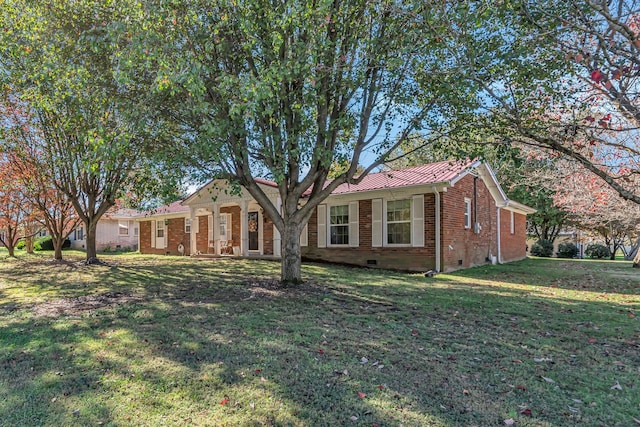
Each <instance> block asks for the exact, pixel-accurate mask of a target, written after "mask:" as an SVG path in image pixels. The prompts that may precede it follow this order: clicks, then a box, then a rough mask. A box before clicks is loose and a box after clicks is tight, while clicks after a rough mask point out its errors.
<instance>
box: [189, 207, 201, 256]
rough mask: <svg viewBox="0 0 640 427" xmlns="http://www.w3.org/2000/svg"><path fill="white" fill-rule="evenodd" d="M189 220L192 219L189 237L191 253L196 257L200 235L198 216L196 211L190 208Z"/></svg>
mask: <svg viewBox="0 0 640 427" xmlns="http://www.w3.org/2000/svg"><path fill="white" fill-rule="evenodd" d="M189 218H191V234H190V235H189V253H190V254H191V255H195V254H196V252H197V250H198V246H197V244H196V235H197V233H198V226H199V224H198V217H197V216H196V209H195V208H192V207H189Z"/></svg>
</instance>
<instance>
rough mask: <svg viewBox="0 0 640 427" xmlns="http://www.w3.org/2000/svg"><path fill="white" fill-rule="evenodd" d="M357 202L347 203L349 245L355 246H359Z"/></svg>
mask: <svg viewBox="0 0 640 427" xmlns="http://www.w3.org/2000/svg"><path fill="white" fill-rule="evenodd" d="M358 207H359V202H351V203H349V246H351V247H352V248H357V247H358V246H360V229H359V227H360V224H359V218H358V214H359V212H358Z"/></svg>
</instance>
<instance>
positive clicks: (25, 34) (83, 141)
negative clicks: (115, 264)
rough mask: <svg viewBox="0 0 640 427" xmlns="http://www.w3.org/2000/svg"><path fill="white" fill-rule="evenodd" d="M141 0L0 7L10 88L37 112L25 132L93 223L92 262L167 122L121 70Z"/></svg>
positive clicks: (89, 236) (17, 0)
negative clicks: (112, 214)
mask: <svg viewBox="0 0 640 427" xmlns="http://www.w3.org/2000/svg"><path fill="white" fill-rule="evenodd" d="M138 6H140V5H130V4H129V3H128V2H119V3H115V2H107V3H105V2H97V1H79V2H73V3H69V2H66V1H54V2H47V3H40V2H31V1H27V0H24V1H23V0H12V1H9V2H5V3H4V4H3V7H2V9H1V11H0V22H2V23H3V26H4V31H2V32H1V33H0V45H1V46H2V49H0V66H1V68H2V73H1V74H0V78H1V79H2V83H3V85H2V89H3V95H4V96H5V98H9V99H11V102H12V103H14V105H19V106H20V107H21V108H22V109H23V111H24V112H25V114H26V115H28V116H29V122H28V126H25V127H23V128H22V129H21V131H22V132H23V133H24V134H26V135H25V136H24V137H23V139H24V140H27V139H28V140H29V142H30V143H33V144H34V146H32V147H30V149H32V150H33V153H34V154H36V155H37V156H38V165H39V167H42V168H43V169H45V170H47V171H48V172H50V175H49V178H50V179H51V181H52V182H53V183H54V185H55V188H56V189H57V190H58V191H59V192H61V193H63V194H64V196H65V197H66V199H67V200H68V201H69V202H70V203H71V204H72V205H73V207H74V209H75V211H76V215H77V217H78V218H79V219H80V220H81V221H82V222H83V223H84V225H85V229H86V250H87V252H86V257H87V262H93V261H97V258H96V242H95V235H96V226H97V224H98V221H99V220H100V218H101V217H102V215H103V214H104V213H105V212H107V210H109V209H110V208H111V207H112V206H113V205H114V204H115V201H116V199H117V198H118V197H120V196H123V195H124V194H125V193H126V192H127V190H128V189H129V188H130V187H131V186H132V185H133V184H134V183H135V181H136V179H137V178H136V177H138V176H141V174H134V171H136V170H140V169H142V168H144V158H143V157H142V155H141V153H142V152H143V145H144V144H145V143H149V141H151V140H152V139H153V136H154V129H157V128H154V126H155V125H156V123H152V121H151V120H150V118H149V117H148V116H147V115H146V112H147V110H145V108H144V107H145V102H144V98H143V94H144V92H145V91H143V90H139V87H137V86H135V85H134V84H133V83H132V82H131V81H129V82H127V84H124V83H122V81H121V79H120V77H119V74H118V73H119V69H120V64H119V60H120V58H119V46H120V44H123V43H125V44H126V43H128V42H129V41H130V40H129V39H128V38H127V36H126V35H122V34H120V33H119V32H118V31H116V30H117V28H116V27H118V25H120V24H122V23H124V22H125V21H126V20H127V19H128V18H129V17H130V16H134V15H135V13H136V11H137V9H136V7H138ZM51 196H52V197H54V198H55V199H57V202H58V203H62V200H61V199H60V197H61V195H60V194H51ZM60 206H63V205H60ZM59 214H60V215H62V216H60V215H58V216H57V220H54V219H51V220H52V222H51V224H53V221H57V223H58V227H57V228H58V232H57V233H56V234H57V235H58V238H62V235H64V234H65V233H66V232H67V231H68V227H67V226H66V225H63V223H64V222H65V221H66V219H69V218H70V217H69V216H68V214H67V213H66V212H65V213H62V212H60V213H59ZM63 218H64V219H63ZM62 240H64V239H62Z"/></svg>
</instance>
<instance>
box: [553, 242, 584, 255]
mask: <svg viewBox="0 0 640 427" xmlns="http://www.w3.org/2000/svg"><path fill="white" fill-rule="evenodd" d="M578 252H579V251H578V247H577V246H576V245H575V244H573V243H571V242H563V243H560V244H559V245H558V258H575V257H577V256H578Z"/></svg>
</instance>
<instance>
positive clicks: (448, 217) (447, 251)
mask: <svg viewBox="0 0 640 427" xmlns="http://www.w3.org/2000/svg"><path fill="white" fill-rule="evenodd" d="M474 180H475V181H476V185H477V189H476V196H475V197H474V194H473V193H474ZM465 198H469V199H471V228H464V199H465ZM474 203H477V218H475V217H474V214H475V212H476V210H475V208H476V207H475V206H474ZM441 209H442V210H441V226H442V240H441V242H442V271H451V270H455V269H459V268H467V267H471V266H474V265H481V264H485V263H487V262H488V261H487V258H488V257H489V256H490V255H493V256H497V253H498V246H497V228H496V227H497V216H496V214H497V212H496V206H495V201H494V200H493V197H492V196H491V194H490V193H489V190H488V189H487V187H486V186H485V185H484V182H482V179H480V178H477V179H476V178H474V177H473V176H472V175H467V176H465V177H464V178H462V179H461V180H460V181H458V182H457V183H456V184H455V186H454V187H450V188H447V191H446V192H444V193H442V199H441ZM474 222H479V223H480V226H481V227H482V228H481V230H480V233H475V232H474Z"/></svg>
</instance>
